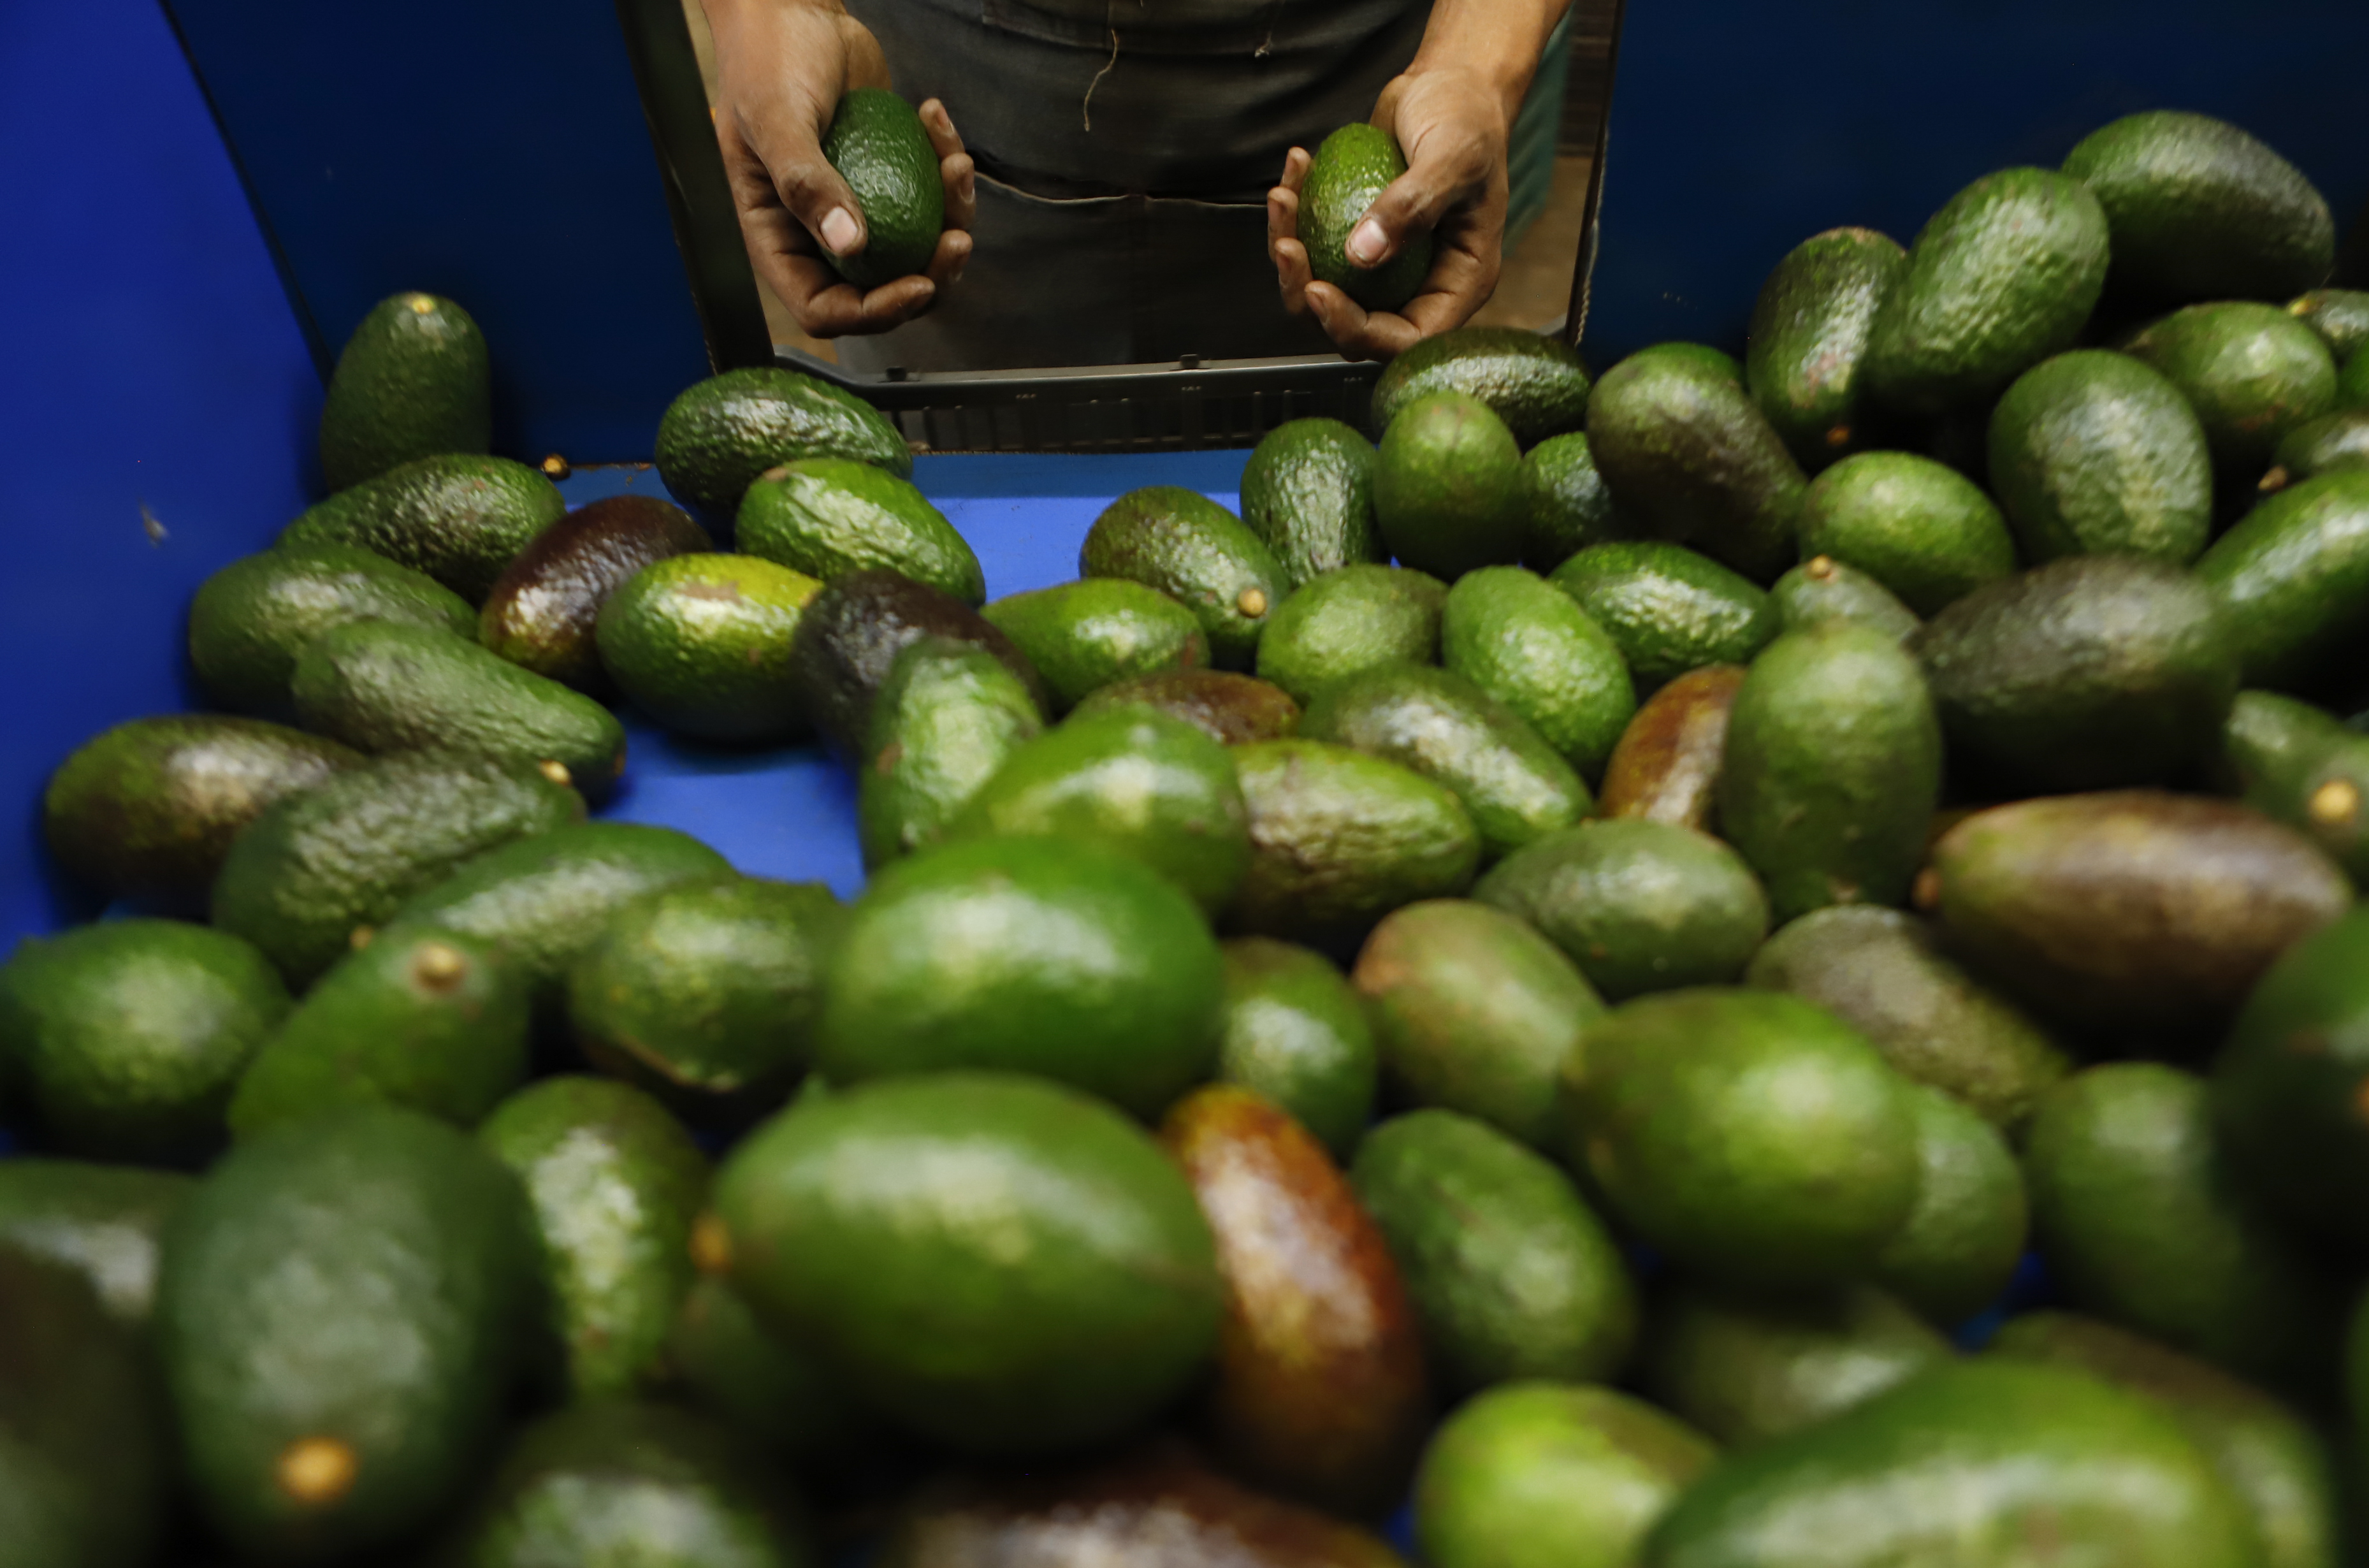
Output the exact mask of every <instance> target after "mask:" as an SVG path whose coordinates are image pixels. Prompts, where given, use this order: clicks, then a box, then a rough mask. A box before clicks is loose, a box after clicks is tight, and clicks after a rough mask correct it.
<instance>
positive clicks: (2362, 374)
mask: <svg viewBox="0 0 2369 1568" xmlns="http://www.w3.org/2000/svg"><path fill="white" fill-rule="evenodd" d="M2336 406H2338V407H2339V408H2369V349H2354V350H2353V351H2352V354H2351V355H2349V356H2348V357H2347V358H2346V359H2345V361H2344V363H2343V364H2342V365H2340V366H2339V367H2338V369H2337V372H2336Z"/></svg>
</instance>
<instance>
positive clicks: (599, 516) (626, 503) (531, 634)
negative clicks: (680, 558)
mask: <svg viewBox="0 0 2369 1568" xmlns="http://www.w3.org/2000/svg"><path fill="white" fill-rule="evenodd" d="M713 549H715V541H714V540H712V539H710V538H709V537H708V535H707V530H705V529H704V528H702V527H700V526H699V524H698V523H696V522H693V521H692V519H691V514H690V513H688V512H686V511H684V510H683V509H681V507H678V506H673V505H670V504H669V503H668V502H665V501H662V500H659V499H658V498H657V497H655V496H632V495H626V496H607V497H603V498H601V499H600V500H597V501H594V502H592V503H591V504H590V505H589V506H584V507H579V508H578V509H576V510H574V511H572V512H569V513H568V514H567V515H566V517H563V518H561V519H560V520H559V521H557V522H555V523H553V524H552V525H551V526H550V527H549V528H546V529H544V531H543V532H541V533H539V534H537V535H535V539H534V543H533V544H530V545H528V546H527V547H526V549H525V551H524V552H523V553H521V555H520V556H519V557H518V559H517V560H515V561H512V562H511V563H510V564H509V569H508V570H506V571H504V572H503V573H502V575H501V580H499V581H498V582H497V583H495V584H494V588H493V591H492V592H491V593H489V594H487V595H486V604H485V609H484V610H483V611H482V612H480V614H479V617H478V621H477V640H478V641H479V642H481V643H483V644H484V645H485V646H486V647H488V648H490V649H492V650H493V651H494V652H496V653H498V654H499V655H501V657H502V658H506V659H508V660H509V661H510V662H511V663H512V664H515V665H517V666H519V667H520V668H521V669H522V670H532V671H533V672H534V673H535V674H537V675H543V676H547V677H549V678H550V679H552V680H554V681H559V682H560V683H561V684H563V685H567V686H573V687H575V688H576V689H577V690H578V691H579V692H586V693H587V694H589V695H591V696H595V697H601V696H607V695H608V694H609V693H610V692H611V691H612V688H613V686H614V682H613V681H611V680H610V678H609V673H608V671H607V670H604V669H602V668H601V650H600V647H599V644H598V641H597V638H598V635H599V628H600V622H601V606H602V605H604V604H606V603H607V602H608V601H609V597H610V595H612V594H613V593H615V592H616V591H617V590H618V589H621V588H623V587H624V586H625V584H627V583H628V582H631V581H632V580H633V578H634V576H635V573H637V572H639V571H640V570H641V569H642V568H643V567H647V566H648V565H650V564H651V563H652V562H654V561H663V560H666V559H667V558H669V556H674V555H694V554H700V553H704V552H706V551H710V550H713Z"/></svg>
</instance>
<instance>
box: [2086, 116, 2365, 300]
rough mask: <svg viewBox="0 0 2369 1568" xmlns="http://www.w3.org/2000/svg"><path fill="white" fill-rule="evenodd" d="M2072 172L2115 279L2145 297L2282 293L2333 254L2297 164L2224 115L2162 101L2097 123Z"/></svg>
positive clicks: (2322, 214)
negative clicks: (2101, 221) (2108, 243)
mask: <svg viewBox="0 0 2369 1568" xmlns="http://www.w3.org/2000/svg"><path fill="white" fill-rule="evenodd" d="M2065 172H2066V174H2068V175H2071V176H2072V177H2074V178H2076V179H2077V180H2079V181H2081V182H2082V183H2083V184H2085V185H2087V186H2088V187H2089V189H2091V190H2092V191H2095V192H2096V193H2097V197H2098V200H2099V202H2100V204H2101V205H2102V206H2103V207H2104V209H2105V212H2106V221H2107V223H2109V224H2110V225H2112V231H2113V246H2114V266H2113V283H2114V287H2115V290H2116V292H2118V293H2122V294H2124V295H2127V296H2128V297H2130V298H2131V299H2133V300H2134V301H2135V302H2138V303H2146V304H2157V305H2172V304H2186V303H2188V302H2190V301H2191V300H2211V299H2253V300H2283V299H2285V298H2286V297H2287V296H2288V295H2290V294H2294V293H2297V292H2301V291H2303V290H2306V289H2312V288H2317V287H2318V286H2319V284H2320V283H2322V282H2323V281H2325V280H2327V277H2328V270H2329V267H2330V266H2331V265H2332V264H2333V263H2334V261H2335V259H2336V223H2335V220H2334V219H2333V218H2332V217H2330V216H2329V211H2328V202H2327V200H2326V199H2325V198H2323V197H2322V196H2321V195H2320V193H2319V192H2318V190H2315V189H2312V184H2311V181H2309V180H2308V179H2306V178H2305V177H2303V174H2302V172H2301V171H2300V170H2298V169H2296V167H2295V166H2294V165H2293V164H2290V163H2288V162H2287V161H2286V160H2285V159H2284V158H2283V157H2281V156H2279V155H2278V154H2276V153H2274V152H2272V150H2271V149H2270V148H2269V147H2267V146H2264V145H2263V144H2262V143H2260V142H2258V141H2256V140H2255V139H2254V138H2253V137H2251V136H2249V135H2248V134H2247V133H2246V132H2243V131H2240V130H2238V129H2237V127H2236V126H2234V125H2231V124H2229V123H2228V122H2227V121H2226V120H2215V119H2213V118H2212V117H2210V116H2209V115H2202V114H2183V113H2180V112H2178V111H2176V110H2171V109H2156V110H2152V111H2150V112H2147V113H2145V114H2130V115H2124V116H2123V118H2122V119H2120V120H2115V121H2113V122H2112V124H2110V125H2106V126H2103V127H2101V128H2100V129H2099V130H2097V131H2093V132H2090V133H2089V135H2088V136H2086V137H2084V138H2083V139H2082V140H2081V142H2080V143H2079V144H2078V145H2077V146H2076V147H2075V148H2074V149H2073V151H2072V152H2071V153H2070V154H2069V155H2066V159H2065Z"/></svg>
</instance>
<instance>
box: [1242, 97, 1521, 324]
mask: <svg viewBox="0 0 2369 1568" xmlns="http://www.w3.org/2000/svg"><path fill="white" fill-rule="evenodd" d="M1373 122H1374V124H1376V125H1378V126H1379V127H1380V128H1381V129H1382V130H1384V131H1387V132H1390V133H1391V134H1392V135H1393V136H1395V137H1397V138H1398V143H1399V148H1400V150H1401V151H1402V152H1403V153H1404V154H1405V155H1406V160H1407V171H1406V173H1404V174H1402V175H1401V176H1399V177H1398V178H1396V179H1394V180H1392V181H1391V182H1390V185H1389V186H1388V187H1387V188H1386V189H1384V190H1383V191H1382V193H1381V195H1380V196H1379V197H1377V198H1375V200H1374V204H1373V205H1372V206H1371V207H1369V208H1368V209H1367V210H1366V215H1365V217H1363V218H1362V219H1360V220H1358V222H1357V224H1356V227H1354V228H1353V229H1351V230H1350V232H1349V259H1350V262H1351V264H1352V265H1361V266H1366V267H1379V266H1380V265H1381V264H1382V263H1383V262H1386V261H1388V260H1389V259H1390V258H1391V257H1393V256H1396V255H1397V254H1398V253H1399V252H1400V251H1401V250H1402V249H1403V248H1404V247H1405V246H1406V244H1407V242H1408V241H1409V240H1410V239H1412V238H1413V236H1414V235H1418V234H1420V233H1421V232H1422V231H1424V230H1425V229H1429V230H1431V231H1432V232H1433V235H1434V236H1435V237H1434V245H1433V249H1432V259H1431V272H1430V274H1429V275H1428V276H1427V277H1425V279H1424V280H1423V288H1422V290H1421V291H1420V292H1418V293H1416V295H1415V297H1414V298H1413V299H1411V300H1409V301H1408V302H1407V303H1406V304H1405V306H1404V307H1403V308H1402V309H1401V310H1398V311H1380V310H1378V311H1368V310H1367V309H1366V308H1365V307H1364V306H1362V305H1360V304H1358V303H1357V302H1356V301H1355V300H1353V299H1351V298H1350V297H1349V296H1348V295H1347V294H1345V293H1344V292H1342V291H1340V290H1339V289H1336V288H1334V287H1333V285H1332V284H1330V283H1323V282H1318V281H1316V280H1314V277H1313V275H1312V274H1311V273H1310V271H1309V267H1308V247H1307V246H1304V245H1302V244H1301V243H1300V241H1299V186H1300V182H1301V181H1302V180H1304V179H1306V178H1307V177H1308V163H1309V156H1308V152H1307V150H1306V149H1305V148H1301V147H1294V148H1293V149H1291V152H1290V154H1289V155H1287V157H1286V158H1285V159H1284V162H1283V183H1281V184H1280V185H1278V186H1276V188H1275V189H1273V190H1270V191H1268V192H1267V194H1266V235H1267V252H1268V254H1269V255H1271V256H1272V257H1274V258H1275V271H1276V281H1277V283H1279V284H1280V285H1281V287H1282V290H1283V304H1284V308H1285V309H1286V310H1288V311H1290V312H1291V313H1292V314H1293V315H1303V314H1312V315H1314V316H1315V317H1316V320H1317V322H1318V324H1319V325H1321V326H1322V327H1323V328H1324V333H1325V336H1326V337H1328V338H1332V339H1333V343H1334V344H1335V345H1336V346H1337V347H1338V348H1339V349H1340V350H1341V352H1342V353H1343V354H1344V355H1345V356H1347V357H1348V358H1351V359H1358V360H1387V359H1389V358H1390V357H1391V356H1392V355H1395V354H1398V353H1402V352H1403V351H1404V350H1405V349H1409V348H1411V347H1413V345H1414V344H1415V343H1416V342H1418V341H1420V340H1421V339H1423V338H1428V337H1430V336H1431V335H1432V334H1434V333H1436V332H1445V331H1447V330H1448V328H1449V327H1451V326H1462V325H1463V324H1464V322H1465V321H1467V320H1468V319H1470V318H1471V315H1472V313H1473V312H1474V311H1477V310H1479V309H1480V308H1481V307H1482V305H1483V304H1484V303H1487V302H1488V299H1489V296H1490V294H1491V293H1492V292H1494V291H1495V289H1496V287H1497V269H1498V267H1499V264H1500V262H1501V261H1502V259H1503V257H1502V254H1501V253H1502V248H1503V246H1504V244H1505V150H1506V143H1507V139H1508V136H1509V133H1510V132H1509V128H1508V125H1507V122H1506V115H1505V100H1504V98H1503V97H1502V95H1501V94H1500V93H1499V92H1498V90H1497V89H1496V88H1495V87H1493V86H1491V85H1490V83H1489V82H1488V81H1486V80H1485V79H1484V78H1483V77H1482V75H1481V74H1479V73H1477V72H1472V71H1465V70H1459V69H1455V68H1448V69H1435V70H1423V71H1411V72H1409V73H1408V74H1405V75H1402V76H1399V77H1397V78H1395V79H1393V80H1392V81H1391V83H1390V86H1387V87H1384V88H1383V89H1382V96H1381V97H1380V98H1379V100H1378V101H1377V102H1376V103H1375V105H1374V115H1373Z"/></svg>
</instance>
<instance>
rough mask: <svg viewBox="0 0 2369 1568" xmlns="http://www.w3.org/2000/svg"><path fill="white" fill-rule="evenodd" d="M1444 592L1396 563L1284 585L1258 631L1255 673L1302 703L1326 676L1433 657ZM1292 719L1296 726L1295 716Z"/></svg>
mask: <svg viewBox="0 0 2369 1568" xmlns="http://www.w3.org/2000/svg"><path fill="white" fill-rule="evenodd" d="M1447 599H1448V589H1447V586H1446V585H1445V584H1443V583H1442V582H1441V581H1440V580H1439V579H1438V578H1435V577H1431V576H1428V575H1426V574H1425V573H1423V572H1417V571H1409V570H1408V569H1407V568H1406V567H1376V566H1363V567H1337V568H1335V569H1334V570H1333V571H1329V572H1323V573H1320V574H1319V575H1317V576H1315V577H1312V578H1309V579H1308V580H1307V581H1306V582H1304V583H1302V584H1300V586H1299V587H1298V588H1296V589H1292V591H1291V597H1289V598H1288V599H1286V600H1285V601H1283V604H1282V607H1281V608H1279V609H1278V610H1276V612H1275V617H1274V619H1273V620H1272V621H1271V622H1270V623H1269V624H1268V625H1267V629H1266V631H1265V633H1264V634H1263V635H1261V636H1260V637H1259V647H1258V673H1259V679H1261V680H1262V681H1271V682H1272V683H1274V684H1275V685H1276V686H1278V687H1281V688H1282V689H1283V691H1284V692H1287V693H1288V694H1289V695H1290V697H1291V698H1292V699H1293V700H1294V701H1295V702H1298V703H1299V704H1307V703H1308V702H1309V701H1310V700H1311V699H1313V698H1314V697H1315V695H1316V693H1317V692H1321V691H1322V690H1323V689H1324V688H1325V687H1326V686H1329V685H1331V684H1333V682H1334V681H1345V680H1347V679H1348V678H1349V677H1351V676H1353V675H1361V674H1363V673H1365V672H1366V671H1368V670H1378V669H1380V668H1382V667H1383V666H1385V665H1391V664H1435V663H1436V662H1438V659H1439V631H1440V617H1441V614H1442V612H1443V610H1444V608H1445V606H1446V603H1447ZM1292 724H1293V728H1294V729H1297V727H1298V725H1299V717H1298V715H1294V717H1293V721H1292ZM1265 738H1269V739H1273V738H1279V737H1273V736H1270V737H1265Z"/></svg>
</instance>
